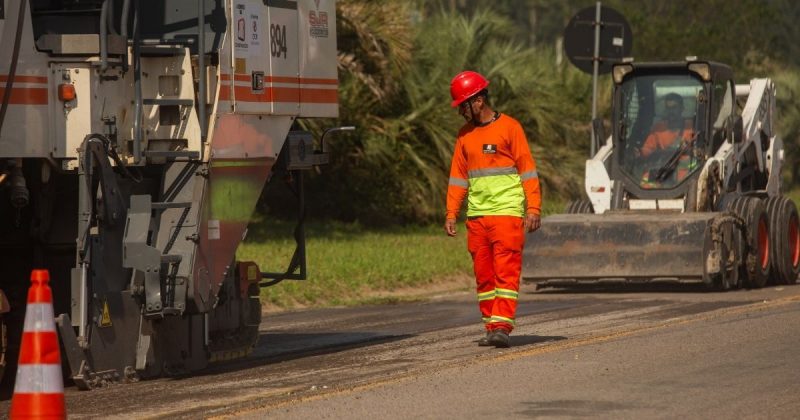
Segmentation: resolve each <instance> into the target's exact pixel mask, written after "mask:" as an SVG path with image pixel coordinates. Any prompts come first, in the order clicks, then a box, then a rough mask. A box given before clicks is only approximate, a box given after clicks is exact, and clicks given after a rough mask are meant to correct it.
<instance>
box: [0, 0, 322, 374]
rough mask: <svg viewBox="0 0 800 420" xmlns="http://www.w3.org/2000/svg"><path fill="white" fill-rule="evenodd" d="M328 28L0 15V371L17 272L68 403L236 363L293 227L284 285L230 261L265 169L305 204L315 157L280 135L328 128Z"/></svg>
mask: <svg viewBox="0 0 800 420" xmlns="http://www.w3.org/2000/svg"><path fill="white" fill-rule="evenodd" d="M335 17H336V11H335V1H333V0H147V1H142V0H6V1H3V2H0V101H2V102H1V104H0V249H2V252H0V259H2V261H1V262H0V264H1V265H2V275H0V289H1V290H0V303H2V306H0V313H2V318H1V319H2V321H3V322H2V325H3V333H4V334H3V341H2V343H3V346H2V355H3V356H4V358H3V359H2V362H3V363H2V365H5V362H6V361H8V362H12V363H13V362H14V361H15V360H16V355H15V351H16V349H17V348H18V346H19V339H20V337H19V334H20V330H21V329H22V321H23V319H24V310H25V295H26V291H27V288H28V286H29V284H30V283H29V275H30V271H31V269H32V268H45V269H49V271H50V275H51V281H50V284H51V287H52V289H53V292H54V306H55V314H54V315H55V316H56V317H57V324H58V333H59V336H60V338H61V342H62V345H63V348H64V350H63V351H64V353H63V356H62V359H65V360H66V361H67V362H68V366H66V370H67V371H68V376H69V377H71V378H72V379H73V380H74V381H75V383H76V384H77V385H78V386H79V387H80V388H83V389H86V388H91V387H95V386H98V385H102V384H104V383H106V382H111V381H130V380H136V379H138V378H143V377H153V376H159V375H164V374H179V373H185V372H189V371H193V370H197V369H201V368H203V367H205V366H206V365H207V364H208V363H210V362H213V361H215V360H220V359H230V358H234V357H238V356H243V355H246V354H247V353H248V352H249V351H250V349H251V348H252V346H253V345H254V343H255V341H256V340H257V338H258V325H259V323H260V321H261V304H260V302H259V286H266V285H269V284H273V283H275V282H276V281H280V280H282V279H286V278H302V277H304V275H305V258H304V247H303V246H302V218H300V219H299V222H300V224H299V225H298V232H299V235H298V252H296V253H295V257H294V258H293V259H292V261H291V263H290V264H289V269H288V270H287V271H286V272H285V273H262V272H261V270H260V269H259V267H258V266H257V265H256V264H255V263H253V262H240V261H236V260H235V251H236V248H237V246H238V245H239V243H240V242H241V241H242V240H243V239H244V236H245V234H246V229H247V225H248V222H249V221H250V218H251V216H252V213H253V211H254V209H255V206H256V202H257V200H258V198H259V196H260V194H261V192H262V190H263V186H264V185H265V183H266V182H267V181H268V179H269V178H270V177H271V176H272V174H273V173H275V171H276V170H280V171H287V172H288V173H289V174H291V175H292V176H291V178H292V179H293V183H294V184H293V187H294V190H295V191H296V192H297V194H298V204H302V201H303V191H302V172H301V171H302V170H305V169H309V168H313V167H314V166H315V165H320V164H324V163H326V162H327V160H328V155H327V154H326V153H324V148H323V147H322V145H321V144H320V142H322V141H324V139H314V138H313V137H312V135H311V134H310V133H308V132H304V131H299V130H293V129H294V128H296V127H297V125H296V122H297V119H298V118H313V117H323V118H333V117H337V116H338V99H337V89H338V80H337V51H336V21H335ZM323 137H324V136H323ZM298 214H299V215H300V216H302V214H303V210H302V206H300V207H299V212H298ZM298 270H299V272H298ZM11 370H12V369H6V375H5V376H6V378H7V377H9V376H12V375H10V373H12V372H11Z"/></svg>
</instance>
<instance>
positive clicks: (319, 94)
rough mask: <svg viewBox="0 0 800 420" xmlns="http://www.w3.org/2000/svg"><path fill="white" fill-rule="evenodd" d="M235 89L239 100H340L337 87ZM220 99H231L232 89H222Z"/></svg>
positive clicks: (319, 101)
mask: <svg viewBox="0 0 800 420" xmlns="http://www.w3.org/2000/svg"><path fill="white" fill-rule="evenodd" d="M234 90H235V95H236V101H237V102H238V101H241V102H288V103H295V102H299V103H303V104H335V103H338V101H339V93H338V91H337V90H336V89H314V88H290V87H273V88H265V89H264V91H263V92H253V90H252V89H251V88H250V87H248V86H234ZM219 99H220V100H222V101H229V100H231V97H230V89H220V92H219Z"/></svg>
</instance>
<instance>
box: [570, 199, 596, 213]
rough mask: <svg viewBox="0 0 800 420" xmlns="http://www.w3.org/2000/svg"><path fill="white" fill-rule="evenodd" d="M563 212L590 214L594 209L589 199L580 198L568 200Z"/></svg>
mask: <svg viewBox="0 0 800 420" xmlns="http://www.w3.org/2000/svg"><path fill="white" fill-rule="evenodd" d="M564 212H565V213H567V214H590V213H594V209H593V208H592V202H591V201H589V200H586V199H582V200H572V201H570V202H569V204H567V208H566V209H565V210H564Z"/></svg>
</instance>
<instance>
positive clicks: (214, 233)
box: [208, 220, 220, 241]
mask: <svg viewBox="0 0 800 420" xmlns="http://www.w3.org/2000/svg"><path fill="white" fill-rule="evenodd" d="M219 238H220V232H219V220H209V221H208V240H209V241H214V240H219Z"/></svg>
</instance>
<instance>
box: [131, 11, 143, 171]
mask: <svg viewBox="0 0 800 420" xmlns="http://www.w3.org/2000/svg"><path fill="white" fill-rule="evenodd" d="M140 9H141V7H140V4H139V0H133V89H134V91H135V94H136V109H135V110H134V115H133V162H134V163H137V164H138V163H139V160H140V159H141V158H142V141H144V130H143V128H142V114H143V113H144V110H143V109H142V54H141V52H140V51H139V49H140V44H139V40H140V39H141V28H140V26H141V25H142V22H141V21H140V19H141V18H142V16H141V13H140Z"/></svg>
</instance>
